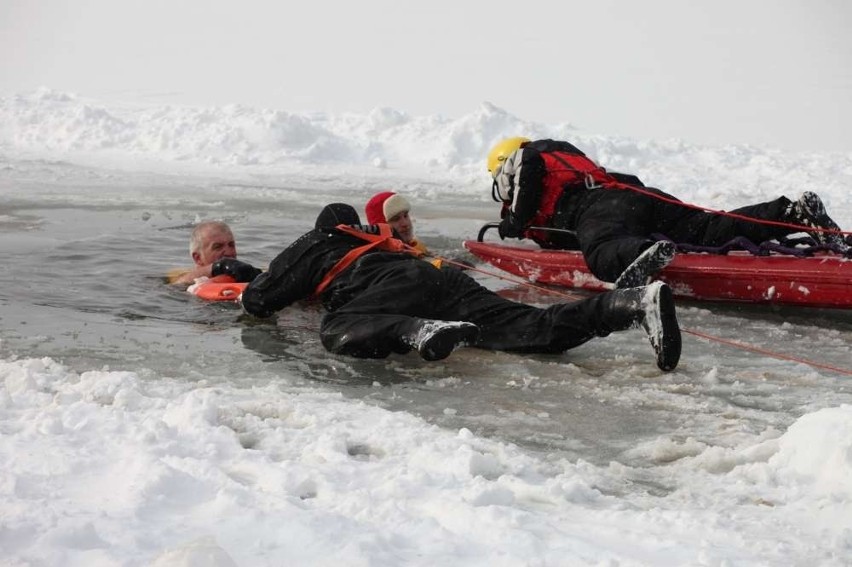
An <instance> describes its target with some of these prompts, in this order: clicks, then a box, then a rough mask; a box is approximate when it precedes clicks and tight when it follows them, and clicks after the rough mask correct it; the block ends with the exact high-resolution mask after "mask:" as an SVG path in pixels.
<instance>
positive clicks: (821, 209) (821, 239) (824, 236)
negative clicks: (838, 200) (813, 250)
mask: <svg viewBox="0 0 852 567" xmlns="http://www.w3.org/2000/svg"><path fill="white" fill-rule="evenodd" d="M792 215H793V217H794V218H795V219H796V220H797V221H799V222H801V223H802V224H804V225H805V226H810V227H813V228H825V229H828V230H832V231H837V232H836V233H834V232H822V231H814V232H809V233H808V234H810V235H811V237H812V238H813V239H814V240H816V241H817V242H818V243H820V244H824V245H826V246H830V247H832V248H833V249H834V250H835V251H836V252H839V253H841V254H846V253H848V252H849V249H850V245H849V243H847V242H846V239H845V238H844V237H843V235H842V234H840V232H841V230H840V227H839V226H838V225H837V223H836V222H834V219H832V218H831V217H830V216H828V213H827V212H826V210H825V205H824V204H823V202H822V199H820V198H819V195H817V194H816V193H813V192H811V191H805V192H804V193H802V196H801V197H799V200H798V201H796V202H795V203H793V211H792Z"/></svg>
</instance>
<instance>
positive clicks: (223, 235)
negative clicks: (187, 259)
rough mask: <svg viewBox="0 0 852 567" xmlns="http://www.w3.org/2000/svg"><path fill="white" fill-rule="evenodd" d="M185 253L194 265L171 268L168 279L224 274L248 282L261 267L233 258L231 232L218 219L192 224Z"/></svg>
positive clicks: (175, 281)
mask: <svg viewBox="0 0 852 567" xmlns="http://www.w3.org/2000/svg"><path fill="white" fill-rule="evenodd" d="M189 254H190V256H191V257H192V261H193V262H195V266H194V267H192V268H179V269H177V270H172V271H171V272H169V274H168V275H167V276H166V277H167V279H168V282H169V283H172V284H180V285H190V284H192V283H194V282H195V280H196V279H197V278H201V277H208V278H210V277H214V276H219V275H223V274H227V275H229V276H231V277H233V278H234V280H236V281H238V282H250V281H251V280H253V279H254V278H255V276H257V275H258V274H259V273H260V272H261V271H260V270H258V269H257V268H255V267H253V266H251V265H250V264H246V263H245V262H242V261H240V260H237V243H236V241H235V240H234V233H233V231H231V227H229V226H228V224H227V223H225V222H222V221H203V222H200V223H198V224H197V225H195V228H193V229H192V234H191V235H190V238H189Z"/></svg>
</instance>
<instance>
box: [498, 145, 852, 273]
mask: <svg viewBox="0 0 852 567" xmlns="http://www.w3.org/2000/svg"><path fill="white" fill-rule="evenodd" d="M488 171H489V172H490V173H491V175H492V178H493V181H494V182H493V185H492V196H493V197H494V198H495V200H498V201H501V202H502V203H503V209H502V213H501V215H502V221H501V222H500V236H501V238H530V239H532V240H535V241H536V242H538V243H539V244H540V245H541V246H543V247H546V248H563V249H579V250H581V251H582V252H583V257H584V259H585V260H586V263H587V264H588V266H589V269H590V270H591V271H592V273H593V274H594V275H595V276H596V277H597V278H599V279H601V280H603V281H607V282H615V283H616V286H617V287H634V286H637V285H643V284H645V283H647V282H648V280H649V278H650V277H651V276H653V275H654V274H655V273H656V272H657V271H659V270H660V269H662V268H663V267H665V266H666V265H667V264H668V263H669V262H670V261H671V260H672V258H673V257H674V253H675V248H676V247H675V244H674V243H678V244H692V245H698V246H705V247H719V246H722V245H724V244H726V243H728V242H729V241H731V240H733V239H735V238H737V237H745V238H747V239H749V240H750V241H752V242H754V243H756V244H759V243H761V242H764V241H768V240H773V239H779V238H783V237H785V236H787V235H789V234H792V233H796V232H804V231H806V228H807V227H810V228H821V229H830V230H833V231H836V232H835V233H831V232H818V231H811V235H812V236H813V237H814V238H815V239H816V240H817V242H818V243H820V244H825V245H827V246H829V247H831V248H832V249H833V250H835V251H836V252H839V253H844V254H846V255H849V256H852V250H850V246H849V243H848V242H847V241H845V240H844V238H843V236H842V235H841V234H839V231H840V228H839V227H838V226H837V224H836V223H835V222H834V221H833V220H832V219H831V218H830V217H829V216H828V214H826V212H825V207H824V206H823V203H822V201H821V200H820V198H819V196H817V195H816V194H815V193H811V192H805V193H804V194H803V195H802V197H801V198H800V199H799V200H798V201H791V200H790V199H788V198H786V197H779V198H778V199H775V200H774V201H769V202H766V203H759V204H756V205H750V206H746V207H742V208H739V209H736V210H733V211H730V213H728V214H718V213H711V212H706V211H703V210H700V209H698V208H692V207H689V206H686V205H685V204H684V203H682V202H681V201H679V200H678V199H677V198H675V197H673V196H672V195H669V194H668V193H665V192H663V191H660V190H659V189H655V188H653V187H645V186H644V185H643V184H642V182H641V181H640V180H639V178H638V177H636V176H634V175H629V174H623V173H616V172H608V171H606V170H605V169H604V168H602V167H600V166H599V165H598V164H596V163H595V162H593V161H592V160H590V159H589V158H588V157H586V155H585V154H584V153H583V152H582V151H580V150H579V149H578V148H576V147H575V146H574V145H572V144H570V143H568V142H562V141H556V140H537V141H531V140H528V139H527V138H522V137H516V138H507V139H505V140H503V141H501V142H500V143H498V144H497V145H496V146H495V147H494V148H493V149H492V150H491V152H490V154H489V156H488ZM729 214H734V215H738V216H739V217H749V218H751V219H763V220H768V221H779V222H784V223H789V224H794V225H797V226H799V227H801V228H800V229H794V228H785V227H780V226H773V225H768V224H760V223H758V222H753V221H749V220H744V219H742V218H738V217H737V216H729ZM534 227H544V228H545V229H559V230H555V231H550V230H536V229H535V228H534ZM655 235H660V236H662V237H664V238H665V239H656V238H655V237H654V236H655Z"/></svg>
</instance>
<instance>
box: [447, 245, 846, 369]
mask: <svg viewBox="0 0 852 567" xmlns="http://www.w3.org/2000/svg"><path fill="white" fill-rule="evenodd" d="M442 261H443V262H446V263H447V264H452V265H454V266H456V267H459V268H462V269H468V270H472V271H475V272H479V273H480V274H485V275H487V276H491V277H495V278H498V279H501V280H504V281H508V282H511V283H516V284H519V285H522V286H525V287H529V288H531V289H535V290H538V291H542V292H545V293H550V294H553V295H557V296H559V297H565V298H567V299H583V297H584V296H582V295H579V294H576V293H570V292H568V293H566V292H562V291H559V290H555V289H552V288H548V287H544V286H540V285H536V284H533V283H530V282H528V281H526V280H522V279H520V278H515V277H511V276H504V275H503V274H497V273H494V272H491V271H488V270H483V269H480V268H475V267H470V266H468V265H466V264H461V263H460V262H455V261H453V260H448V259H444V258H442ZM681 331H682V332H684V333H686V334H689V335H693V336H695V337H699V338H702V339H705V340H708V341H711V342H716V343H719V344H723V345H726V346H730V347H733V348H738V349H740V350H744V351H747V352H753V353H756V354H762V355H765V356H769V357H772V358H778V359H780V360H789V361H791V362H798V363H800V364H805V365H807V366H811V367H814V368H820V369H822V370H830V371H832V372H837V373H838V374H844V375H846V376H852V370H847V369H845V368H839V367H837V366H831V365H829V364H822V363H821V362H815V361H813V360H808V359H806V358H799V357H795V356H790V355H787V354H782V353H780V352H775V351H772V350H768V349H764V348H760V347H756V346H752V345H749V344H746V343H742V342H738V341H733V340H730V339H724V338H722V337H717V336H715V335H710V334H707V333H702V332H699V331H693V330H692V329H684V328H681Z"/></svg>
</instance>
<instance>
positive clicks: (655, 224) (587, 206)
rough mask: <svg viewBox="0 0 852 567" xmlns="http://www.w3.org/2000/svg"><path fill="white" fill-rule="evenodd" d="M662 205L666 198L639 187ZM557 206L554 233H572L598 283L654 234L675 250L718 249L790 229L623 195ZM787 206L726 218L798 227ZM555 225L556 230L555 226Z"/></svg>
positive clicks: (584, 196)
mask: <svg viewBox="0 0 852 567" xmlns="http://www.w3.org/2000/svg"><path fill="white" fill-rule="evenodd" d="M642 190H643V191H650V192H652V193H656V194H658V195H660V196H662V197H665V198H667V199H673V200H675V201H677V199H675V197H672V196H671V195H669V194H667V193H665V192H663V191H660V190H659V189H654V188H652V187H643V188H642ZM566 191H568V192H569V193H566V198H564V199H563V200H562V202H560V205H559V206H560V209H561V210H560V212H559V214H557V215H556V217H555V219H554V223H555V224H557V225H558V226H556V228H566V229H569V230H575V231H576V232H577V238H578V240H579V243H580V250H582V252H583V257H584V258H585V260H586V263H587V264H588V265H589V269H590V270H591V271H592V273H593V274H594V275H595V276H596V277H597V278H598V279H601V280H603V281H607V282H614V281H615V280H616V279H617V278H618V276H619V275H621V273H622V272H623V271H624V269H625V268H627V266H629V265H630V263H631V262H633V260H635V259H636V257H637V256H639V254H641V253H642V252H643V251H645V250H646V249H647V248H648V247H649V246H651V244H653V243H654V240H653V239H652V238H651V235H652V234H655V233H659V234H663V235H665V236H667V237H668V238H670V239H672V240H674V241H675V242H677V243H681V244H695V245H699V246H721V245H723V244H725V243H726V242H728V241H730V240H733V239H734V238H736V237H739V236H744V237H746V238H748V239H749V240H751V241H753V242H755V243H760V242H764V241H766V240H771V239H773V238H781V237H783V236H785V235H787V234H790V233H791V232H793V231H791V230H790V229H787V228H783V227H775V226H767V225H763V224H758V223H754V222H749V221H743V220H739V219H734V218H731V217H728V216H723V215H718V214H713V213H706V212H703V211H699V210H695V209H690V208H687V207H684V206H681V205H678V204H677V203H666V202H663V201H661V200H659V199H655V198H654V197H650V196H647V195H642V194H640V193H636V192H634V191H630V190H629V189H593V190H585V189H582V190H578V191H576V192H575V193H573V194H571V193H570V191H572V190H571V189H568V190H566ZM791 209H792V202H791V201H790V200H789V199H787V198H786V197H780V198H778V199H775V200H774V201H769V202H766V203H759V204H756V205H749V206H746V207H742V208H739V209H735V210H733V211H731V212H733V213H737V214H740V215H744V216H747V217H751V218H757V219H765V220H772V221H781V222H793V223H798V221H797V220H796V219H795V218H794V217H792V216H791ZM560 222H561V226H560V225H559V223H560Z"/></svg>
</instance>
